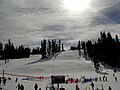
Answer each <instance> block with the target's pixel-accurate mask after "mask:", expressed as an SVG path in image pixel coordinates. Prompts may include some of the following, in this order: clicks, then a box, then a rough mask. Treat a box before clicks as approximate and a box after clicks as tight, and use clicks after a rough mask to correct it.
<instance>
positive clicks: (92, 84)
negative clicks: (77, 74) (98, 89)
mask: <svg viewBox="0 0 120 90" xmlns="http://www.w3.org/2000/svg"><path fill="white" fill-rule="evenodd" d="M91 86H92V90H94V83H93V82H91Z"/></svg>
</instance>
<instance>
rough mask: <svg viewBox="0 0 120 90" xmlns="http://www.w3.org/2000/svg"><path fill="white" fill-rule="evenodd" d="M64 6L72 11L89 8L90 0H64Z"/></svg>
mask: <svg viewBox="0 0 120 90" xmlns="http://www.w3.org/2000/svg"><path fill="white" fill-rule="evenodd" d="M63 4H64V7H65V8H66V9H67V10H69V11H72V12H79V11H83V10H85V9H87V8H89V4H90V0H64V2H63Z"/></svg>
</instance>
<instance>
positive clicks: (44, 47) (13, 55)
mask: <svg viewBox="0 0 120 90" xmlns="http://www.w3.org/2000/svg"><path fill="white" fill-rule="evenodd" d="M61 51H64V46H63V44H62V43H61V40H56V39H52V40H49V39H48V40H45V39H44V40H42V41H41V45H40V47H36V48H33V49H32V50H31V49H30V48H29V47H25V46H23V45H20V46H18V47H15V46H14V44H13V43H12V42H11V40H10V39H9V40H8V42H7V43H6V44H5V45H3V43H2V42H0V59H1V60H3V59H4V60H5V63H6V62H9V59H20V58H29V57H30V55H36V54H41V55H42V59H44V58H46V57H47V56H48V55H54V54H55V53H57V52H61Z"/></svg>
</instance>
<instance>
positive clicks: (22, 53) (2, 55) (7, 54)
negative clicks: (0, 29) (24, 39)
mask: <svg viewBox="0 0 120 90" xmlns="http://www.w3.org/2000/svg"><path fill="white" fill-rule="evenodd" d="M30 51H31V49H30V48H29V47H24V46H23V45H20V46H18V47H15V46H14V44H13V43H12V42H11V40H10V39H9V40H8V42H7V43H6V44H4V45H3V43H2V42H0V59H5V63H6V60H7V61H9V59H20V58H29V57H30Z"/></svg>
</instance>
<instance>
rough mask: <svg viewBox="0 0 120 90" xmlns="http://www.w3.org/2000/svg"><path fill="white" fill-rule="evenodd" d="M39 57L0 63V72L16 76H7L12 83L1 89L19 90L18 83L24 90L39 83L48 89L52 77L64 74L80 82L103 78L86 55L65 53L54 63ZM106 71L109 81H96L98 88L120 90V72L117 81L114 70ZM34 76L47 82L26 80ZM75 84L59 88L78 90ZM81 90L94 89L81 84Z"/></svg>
mask: <svg viewBox="0 0 120 90" xmlns="http://www.w3.org/2000/svg"><path fill="white" fill-rule="evenodd" d="M40 58H41V56H40V55H35V56H31V57H30V58H26V59H12V60H10V62H9V63H6V64H5V63H4V61H0V73H2V72H3V70H5V73H9V74H13V75H5V76H6V77H7V78H8V77H10V78H11V80H7V83H6V85H3V84H1V85H0V87H2V88H3V90H17V88H16V86H17V84H18V83H20V84H23V85H24V87H25V90H33V89H34V85H35V83H38V85H39V87H40V88H41V89H42V90H46V86H48V85H49V83H50V77H51V76H52V75H65V76H66V77H68V76H69V77H70V78H78V79H81V76H85V77H86V78H90V77H91V78H95V77H98V78H99V77H101V78H102V77H103V76H104V75H103V74H98V73H96V72H95V70H94V67H93V63H92V62H91V61H89V60H85V58H84V57H83V55H82V56H81V57H79V56H78V52H77V51H65V52H61V53H60V54H59V55H58V56H57V57H53V58H52V59H51V60H41V59H40ZM102 69H103V71H104V72H107V73H108V75H106V76H107V78H108V81H107V82H104V81H99V80H98V81H97V82H94V84H95V88H99V89H101V84H103V87H104V89H105V90H108V86H109V85H110V86H111V87H112V88H113V90H119V87H120V73H119V72H117V73H115V76H116V77H117V78H118V81H117V82H116V81H115V79H114V77H113V73H114V72H113V70H112V69H108V68H102ZM27 76H31V77H39V76H44V77H47V78H45V79H42V80H40V79H31V80H23V79H25V78H27ZM0 77H2V74H0ZM16 78H18V82H15V79H16ZM75 85H76V83H68V84H60V87H64V88H65V89H66V90H75ZM78 85H79V87H80V90H86V89H85V88H86V87H87V88H89V87H90V90H92V89H91V86H90V82H87V83H81V82H79V83H78Z"/></svg>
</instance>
